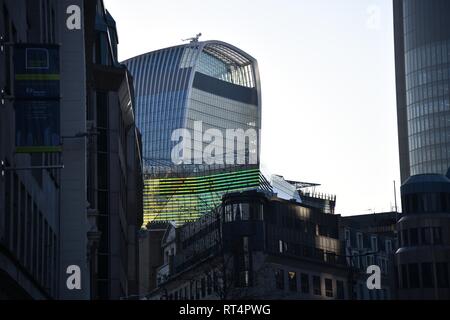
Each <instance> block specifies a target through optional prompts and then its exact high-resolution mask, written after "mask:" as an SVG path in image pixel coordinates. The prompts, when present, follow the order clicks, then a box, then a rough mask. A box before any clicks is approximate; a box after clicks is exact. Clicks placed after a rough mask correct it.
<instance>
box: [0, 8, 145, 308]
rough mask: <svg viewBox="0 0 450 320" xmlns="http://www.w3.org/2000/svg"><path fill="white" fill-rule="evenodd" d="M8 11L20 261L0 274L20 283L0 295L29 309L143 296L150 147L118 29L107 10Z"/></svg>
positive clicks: (15, 248) (6, 235) (6, 113)
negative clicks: (146, 152) (144, 150)
mask: <svg viewBox="0 0 450 320" xmlns="http://www.w3.org/2000/svg"><path fill="white" fill-rule="evenodd" d="M0 6H1V7H2V15H3V17H2V18H5V23H4V24H2V28H4V29H5V30H7V33H5V34H7V38H5V41H6V42H7V44H5V47H6V50H5V51H4V52H2V53H1V54H2V56H1V59H2V63H4V65H5V66H7V67H6V68H5V72H3V69H2V72H1V77H2V78H1V81H2V82H1V85H2V87H4V88H6V99H5V101H6V103H5V106H1V110H0V114H1V118H0V119H1V120H0V121H1V129H0V130H2V135H1V144H0V157H1V160H2V161H4V163H5V165H4V167H5V168H6V169H5V170H4V171H5V175H4V177H1V178H0V191H1V192H0V194H1V197H2V200H3V199H4V200H5V201H0V203H1V206H2V208H1V209H2V210H1V213H0V215H1V216H0V217H1V219H0V221H1V226H2V228H1V238H2V243H1V244H0V246H1V248H2V252H3V250H4V251H5V256H6V257H8V259H9V260H10V261H9V260H3V259H2V260H1V261H2V263H3V261H5V265H1V272H2V275H4V274H6V275H9V277H10V278H11V279H9V280H8V281H5V282H3V281H2V282H1V283H2V284H4V283H5V284H6V283H8V285H7V286H6V287H7V288H2V287H1V285H0V292H2V293H1V294H2V295H3V296H6V297H8V296H12V297H15V296H17V292H19V290H16V289H15V288H13V286H12V283H16V286H17V287H18V288H22V290H25V292H26V293H27V295H28V296H30V297H31V298H58V299H119V298H122V297H126V296H129V295H132V294H135V293H137V292H138V286H139V272H138V261H139V260H138V238H137V236H138V231H139V229H140V226H141V225H142V189H143V180H142V158H141V137H140V133H139V131H138V130H137V128H136V126H135V118H134V94H133V85H132V79H131V76H130V75H129V73H128V71H127V69H126V67H125V66H123V65H120V64H119V63H118V62H117V44H118V38H117V32H116V26H115V22H114V19H113V18H112V17H111V16H110V15H109V13H108V12H107V11H106V10H105V8H104V6H103V1H101V0H97V1H83V0H76V1H65V0H61V1H55V0H51V1H34V0H27V1H9V0H5V1H1V2H0ZM36 13H39V14H36ZM4 29H1V30H2V34H3V31H4ZM5 61H8V62H9V61H11V62H12V63H5ZM24 62H25V63H24ZM11 83H12V84H13V86H12V88H13V89H14V90H13V91H12V90H11ZM14 137H16V138H15V139H14ZM30 169H33V170H30ZM3 204H4V205H3ZM3 209H4V210H3ZM19 217H20V218H19ZM13 267H14V268H13ZM77 270H79V273H78V275H79V277H76V278H78V279H79V281H78V280H73V283H72V285H71V286H69V285H68V284H67V283H68V282H67V280H68V278H69V277H70V276H71V274H73V273H74V272H75V273H76V272H77ZM19 271H20V272H22V273H24V275H22V274H21V273H20V272H19ZM27 279H28V280H27ZM74 279H75V278H74ZM71 281H72V280H71ZM78 282H79V283H78ZM11 288H12V289H11ZM36 288H37V289H36ZM8 291H14V292H16V293H15V294H13V295H11V294H9V293H8Z"/></svg>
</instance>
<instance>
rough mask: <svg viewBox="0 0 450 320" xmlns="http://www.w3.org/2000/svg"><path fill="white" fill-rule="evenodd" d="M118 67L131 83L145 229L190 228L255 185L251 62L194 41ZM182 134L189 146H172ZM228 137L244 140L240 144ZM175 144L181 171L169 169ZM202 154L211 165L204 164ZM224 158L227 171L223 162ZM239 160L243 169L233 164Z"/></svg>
mask: <svg viewBox="0 0 450 320" xmlns="http://www.w3.org/2000/svg"><path fill="white" fill-rule="evenodd" d="M124 64H126V65H127V67H128V69H129V70H130V72H131V74H132V76H133V78H134V87H135V98H136V99H135V100H136V103H135V105H136V108H135V110H136V123H137V126H138V127H139V129H140V130H141V133H142V145H143V158H144V167H145V170H146V173H147V177H146V187H145V190H144V197H145V200H144V211H145V212H144V215H145V222H148V221H153V220H171V221H177V222H184V221H187V220H194V219H196V218H198V217H199V216H200V215H201V214H202V213H204V212H206V211H207V210H208V209H210V208H211V207H213V206H214V205H216V204H217V203H219V202H220V198H221V195H222V194H223V193H225V192H228V191H236V190H240V189H243V188H253V187H257V186H259V185H260V182H261V179H263V178H262V176H261V175H260V173H259V129H260V126H261V91H260V81H259V72H258V65H257V62H256V60H255V59H254V58H253V57H251V56H250V55H249V54H247V53H245V52H244V51H242V50H240V49H238V48H236V47H234V46H232V45H230V44H228V43H224V42H221V41H205V42H196V41H193V42H191V43H188V44H185V45H180V46H175V47H170V48H166V49H162V50H157V51H154V52H150V53H146V54H143V55H140V56H137V57H134V58H131V59H129V60H126V61H124ZM181 128H183V129H186V130H188V132H189V133H190V136H189V137H190V138H191V139H192V140H191V141H185V140H186V139H185V138H186V137H183V139H180V140H178V139H177V138H176V139H174V136H173V134H174V132H175V131H176V130H177V129H181ZM199 130H200V131H199ZM227 130H234V131H233V132H234V133H235V134H236V133H239V132H241V133H245V136H244V141H243V143H240V144H239V138H238V137H237V136H236V135H231V136H230V134H228V133H229V132H228V131H227ZM239 130H240V131H239ZM199 132H200V134H199ZM207 132H209V133H212V135H211V134H209V135H208V136H205V135H206V133H207ZM252 133H253V136H255V135H256V137H254V138H255V139H251V138H250V136H252ZM213 136H214V137H213ZM220 137H223V139H220ZM181 141H182V142H183V143H184V145H183V148H182V150H183V152H182V154H183V157H184V158H183V159H184V160H188V161H185V162H183V164H182V165H180V164H179V163H175V162H174V154H177V152H175V153H174V150H176V149H174V148H176V146H177V144H179V143H180V142H181ZM241 142H242V140H241ZM208 148H209V149H208ZM205 150H209V151H212V152H210V154H212V155H213V156H215V160H216V161H214V162H213V163H211V162H208V161H205V159H204V158H203V157H204V151H205ZM230 154H231V157H232V158H233V160H234V162H233V163H230V162H229V161H228V162H227V161H226V155H230ZM239 154H243V156H244V157H243V158H245V161H244V163H242V162H239V161H238V160H237V159H238V158H239ZM249 159H253V160H254V161H253V162H251V163H250V162H249V161H248V160H249Z"/></svg>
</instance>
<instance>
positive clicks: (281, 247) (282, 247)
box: [278, 240, 288, 253]
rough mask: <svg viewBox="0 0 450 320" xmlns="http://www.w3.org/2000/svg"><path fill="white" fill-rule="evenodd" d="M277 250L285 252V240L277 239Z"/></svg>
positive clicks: (286, 248)
mask: <svg viewBox="0 0 450 320" xmlns="http://www.w3.org/2000/svg"><path fill="white" fill-rule="evenodd" d="M278 250H279V252H280V253H285V252H287V250H288V244H287V242H285V241H283V240H279V241H278Z"/></svg>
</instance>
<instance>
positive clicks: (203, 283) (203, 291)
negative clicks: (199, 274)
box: [201, 278, 206, 298]
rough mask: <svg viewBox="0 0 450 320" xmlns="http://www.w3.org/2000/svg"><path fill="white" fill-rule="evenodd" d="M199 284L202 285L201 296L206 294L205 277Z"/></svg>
mask: <svg viewBox="0 0 450 320" xmlns="http://www.w3.org/2000/svg"><path fill="white" fill-rule="evenodd" d="M201 286H202V298H204V297H205V296H206V281H205V278H202V279H201Z"/></svg>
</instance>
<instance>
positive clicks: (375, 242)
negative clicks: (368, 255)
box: [370, 236, 378, 252]
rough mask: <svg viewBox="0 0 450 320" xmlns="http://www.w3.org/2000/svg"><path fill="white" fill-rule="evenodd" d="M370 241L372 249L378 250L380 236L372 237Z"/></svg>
mask: <svg viewBox="0 0 450 320" xmlns="http://www.w3.org/2000/svg"><path fill="white" fill-rule="evenodd" d="M370 243H371V246H372V251H374V252H377V251H378V238H377V236H372V237H370Z"/></svg>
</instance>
